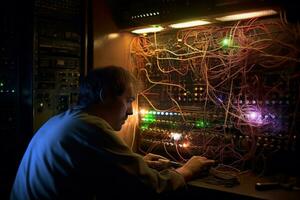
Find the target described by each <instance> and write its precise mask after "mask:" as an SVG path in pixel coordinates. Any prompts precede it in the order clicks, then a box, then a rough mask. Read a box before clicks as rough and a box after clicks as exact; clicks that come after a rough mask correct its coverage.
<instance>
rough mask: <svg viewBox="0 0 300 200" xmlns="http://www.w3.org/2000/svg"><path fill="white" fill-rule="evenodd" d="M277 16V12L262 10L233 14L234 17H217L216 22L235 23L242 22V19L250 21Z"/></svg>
mask: <svg viewBox="0 0 300 200" xmlns="http://www.w3.org/2000/svg"><path fill="white" fill-rule="evenodd" d="M275 14H277V11H275V10H272V9H267V10H260V11H253V12H244V13H240V14H233V15H226V16H223V17H216V18H215V19H216V20H219V21H223V22H224V21H235V20H241V19H249V18H254V17H263V16H269V15H275Z"/></svg>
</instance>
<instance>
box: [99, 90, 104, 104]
mask: <svg viewBox="0 0 300 200" xmlns="http://www.w3.org/2000/svg"><path fill="white" fill-rule="evenodd" d="M99 100H100V102H101V103H104V98H103V89H101V90H100V91H99Z"/></svg>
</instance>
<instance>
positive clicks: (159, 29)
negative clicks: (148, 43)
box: [131, 26, 164, 34]
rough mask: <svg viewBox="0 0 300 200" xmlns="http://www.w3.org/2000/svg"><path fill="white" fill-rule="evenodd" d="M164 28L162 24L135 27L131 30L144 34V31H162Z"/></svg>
mask: <svg viewBox="0 0 300 200" xmlns="http://www.w3.org/2000/svg"><path fill="white" fill-rule="evenodd" d="M163 29H164V28H163V27H162V26H151V27H148V28H141V29H135V30H133V31H131V32H132V33H136V34H144V33H154V32H159V31H162V30H163Z"/></svg>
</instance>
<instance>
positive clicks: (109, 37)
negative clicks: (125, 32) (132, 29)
mask: <svg viewBox="0 0 300 200" xmlns="http://www.w3.org/2000/svg"><path fill="white" fill-rule="evenodd" d="M119 36H120V35H119V33H110V34H108V35H107V38H108V39H110V40H112V39H115V38H117V37H119Z"/></svg>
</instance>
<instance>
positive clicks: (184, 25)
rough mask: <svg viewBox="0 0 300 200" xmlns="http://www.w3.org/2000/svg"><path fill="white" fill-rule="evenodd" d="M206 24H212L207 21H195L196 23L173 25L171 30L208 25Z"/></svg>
mask: <svg viewBox="0 0 300 200" xmlns="http://www.w3.org/2000/svg"><path fill="white" fill-rule="evenodd" d="M206 24H210V22H209V21H205V20H194V21H188V22H182V23H176V24H171V25H169V26H170V27H171V28H188V27H194V26H202V25H206Z"/></svg>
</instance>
